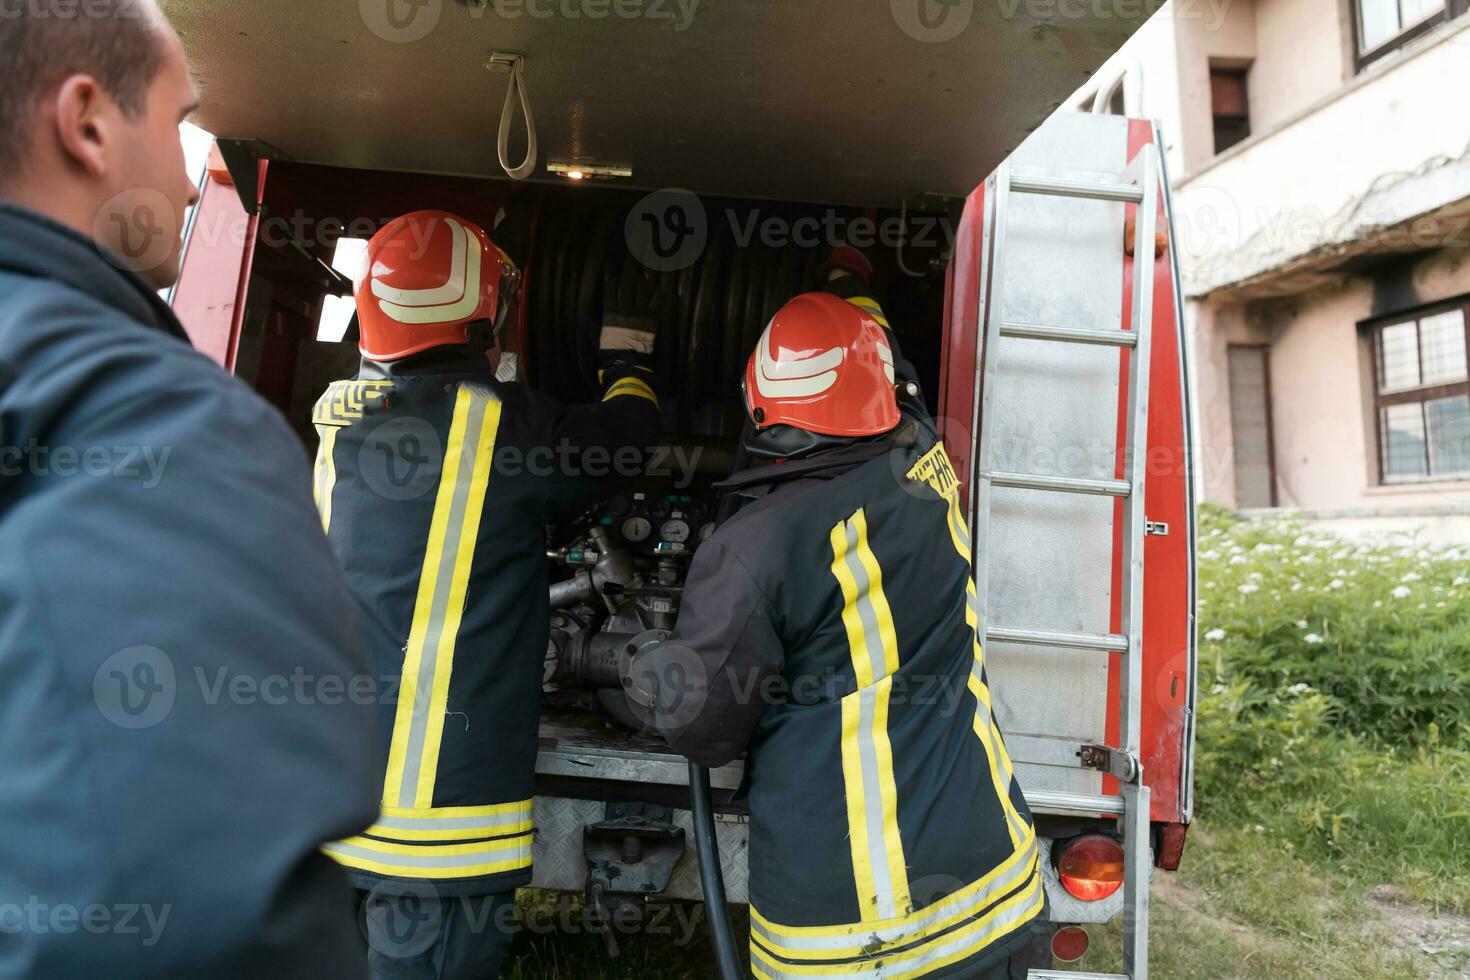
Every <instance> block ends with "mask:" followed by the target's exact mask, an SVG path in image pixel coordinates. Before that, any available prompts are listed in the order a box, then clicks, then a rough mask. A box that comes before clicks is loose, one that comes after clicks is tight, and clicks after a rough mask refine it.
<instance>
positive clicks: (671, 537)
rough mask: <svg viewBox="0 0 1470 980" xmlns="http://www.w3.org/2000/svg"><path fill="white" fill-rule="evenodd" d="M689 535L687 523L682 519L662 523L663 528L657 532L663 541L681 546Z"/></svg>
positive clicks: (677, 518)
mask: <svg viewBox="0 0 1470 980" xmlns="http://www.w3.org/2000/svg"><path fill="white" fill-rule="evenodd" d="M691 533H692V532H691V531H690V528H689V522H688V521H686V520H684V518H682V517H675V518H673V519H672V520H668V521H664V524H663V527H661V528H659V531H658V535H659V537H661V538H663V539H664V540H665V541H672V542H673V543H674V544H683V543H684V542H686V541H688V540H689V535H690V534H691Z"/></svg>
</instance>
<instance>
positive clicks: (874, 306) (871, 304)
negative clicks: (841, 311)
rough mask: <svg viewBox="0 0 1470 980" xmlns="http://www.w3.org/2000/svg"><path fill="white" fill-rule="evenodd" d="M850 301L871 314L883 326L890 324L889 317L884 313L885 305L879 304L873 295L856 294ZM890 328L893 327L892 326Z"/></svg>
mask: <svg viewBox="0 0 1470 980" xmlns="http://www.w3.org/2000/svg"><path fill="white" fill-rule="evenodd" d="M848 302H849V303H851V304H852V305H853V306H856V307H857V308H858V309H860V310H862V311H863V312H864V313H866V314H868V315H869V316H871V317H872V318H873V319H874V320H877V321H878V322H879V323H880V324H882V325H883V326H885V327H887V326H888V318H887V317H886V316H884V315H883V307H882V306H880V305H879V304H878V301H877V300H876V299H873V298H872V297H871V296H854V297H852V298H851V299H849V300H848ZM889 329H892V328H891V327H890V328H889Z"/></svg>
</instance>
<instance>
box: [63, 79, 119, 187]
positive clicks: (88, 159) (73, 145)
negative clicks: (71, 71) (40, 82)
mask: <svg viewBox="0 0 1470 980" xmlns="http://www.w3.org/2000/svg"><path fill="white" fill-rule="evenodd" d="M52 105H53V106H54V108H55V110H56V137H57V140H58V141H59V142H60V143H61V147H62V149H63V151H64V152H65V153H66V155H67V156H68V157H70V158H71V159H72V160H73V161H74V162H75V164H76V165H77V166H78V167H81V168H82V169H83V170H85V171H86V172H87V173H89V174H91V175H92V176H93V177H102V176H104V175H106V173H107V169H108V167H107V149H108V145H107V144H108V140H109V137H111V136H112V135H113V134H112V133H110V132H109V124H110V119H109V118H108V116H109V112H108V110H109V109H112V108H113V102H112V99H111V98H110V97H109V96H108V95H107V93H106V92H104V91H103V89H102V86H100V85H98V84H97V80H96V79H95V78H93V77H92V76H91V75H72V76H70V77H69V78H67V79H66V81H64V82H62V83H61V87H60V88H58V89H57V90H56V96H55V98H54V99H53V101H52Z"/></svg>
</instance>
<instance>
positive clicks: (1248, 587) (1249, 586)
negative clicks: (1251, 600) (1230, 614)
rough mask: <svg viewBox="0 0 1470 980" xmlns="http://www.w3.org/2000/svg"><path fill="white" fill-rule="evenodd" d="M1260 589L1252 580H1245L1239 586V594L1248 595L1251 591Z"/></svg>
mask: <svg viewBox="0 0 1470 980" xmlns="http://www.w3.org/2000/svg"><path fill="white" fill-rule="evenodd" d="M1259 591H1261V587H1260V586H1259V585H1257V584H1256V583H1254V582H1247V583H1245V584H1244V585H1242V586H1241V587H1240V594H1241V595H1250V594H1251V593H1252V592H1259Z"/></svg>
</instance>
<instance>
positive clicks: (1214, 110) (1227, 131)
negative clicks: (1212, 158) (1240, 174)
mask: <svg viewBox="0 0 1470 980" xmlns="http://www.w3.org/2000/svg"><path fill="white" fill-rule="evenodd" d="M1245 74H1246V69H1244V68H1211V69H1210V113H1211V114H1212V115H1213V116H1214V120H1215V152H1216V153H1224V152H1225V151H1226V150H1228V149H1230V148H1231V147H1232V146H1234V145H1235V144H1236V143H1239V142H1240V141H1241V140H1243V139H1245V138H1246V137H1247V136H1249V135H1250V134H1251V119H1250V103H1249V102H1248V101H1247V100H1246V93H1245Z"/></svg>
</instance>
